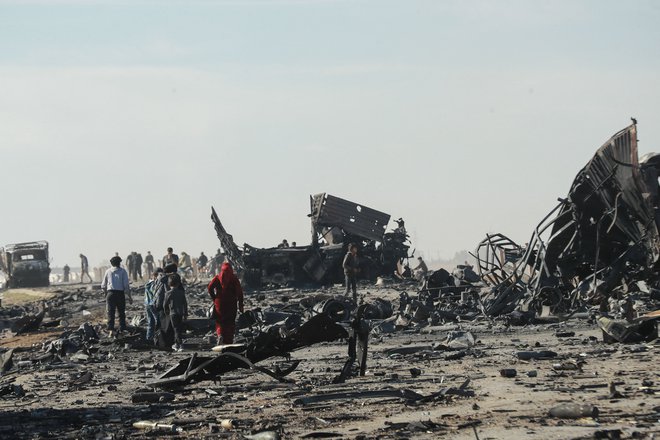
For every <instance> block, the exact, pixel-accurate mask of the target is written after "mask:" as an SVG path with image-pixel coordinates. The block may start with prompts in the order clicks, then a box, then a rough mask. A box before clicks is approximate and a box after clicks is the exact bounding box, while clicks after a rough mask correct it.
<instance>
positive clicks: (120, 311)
mask: <svg viewBox="0 0 660 440" xmlns="http://www.w3.org/2000/svg"><path fill="white" fill-rule="evenodd" d="M136 255H139V254H136V253H131V256H132V260H133V262H136V261H138V260H137V259H136V257H135V256H136ZM181 255H182V257H181V258H179V256H178V255H177V254H175V253H174V250H173V249H172V248H168V249H167V254H166V255H165V256H164V257H163V260H162V267H156V268H154V269H153V271H152V272H151V277H150V279H149V281H147V283H146V284H145V287H144V307H145V314H146V317H147V331H146V339H147V341H152V342H153V343H154V344H155V345H157V346H159V347H161V348H169V346H170V344H171V343H172V342H173V345H172V346H171V348H172V349H173V350H176V351H181V350H182V347H183V334H184V322H185V321H186V319H187V318H188V301H187V299H186V291H185V287H184V281H183V279H182V276H181V271H184V273H185V270H186V268H187V267H188V266H187V265H189V264H190V263H191V262H190V260H189V256H188V255H187V254H186V253H185V252H182V253H181ZM218 255H222V254H221V251H220V250H218ZM148 256H151V252H149V253H148ZM222 256H223V260H224V255H222ZM201 257H204V258H201ZM152 259H153V257H152ZM213 260H217V256H216V257H214V258H213ZM418 260H419V264H418V266H417V267H416V268H415V270H416V271H417V272H418V273H420V274H422V273H423V274H424V275H425V273H426V272H427V271H428V268H427V267H426V264H425V263H424V260H423V259H422V258H421V257H419V258H418ZM145 261H147V262H148V261H150V260H147V259H145ZM151 261H153V260H151ZM208 262H209V260H208V259H207V258H206V256H205V255H204V253H202V254H201V256H200V259H198V260H197V263H198V264H200V265H201V266H200V267H205V266H206V264H207V263H208ZM121 263H122V259H121V257H119V256H118V255H115V256H114V257H112V258H111V259H110V264H111V265H112V267H111V268H110V269H108V270H107V271H106V273H105V275H104V277H103V281H102V282H101V288H102V289H103V292H104V293H105V295H106V306H107V314H108V316H107V319H108V332H109V334H110V336H111V337H112V336H116V335H118V334H121V332H123V331H125V330H126V301H128V302H129V303H132V302H133V298H132V296H131V287H130V281H129V273H128V272H127V271H126V269H124V268H123V267H121ZM132 267H134V266H130V265H129V271H130V269H131V268H132ZM216 267H217V266H216ZM342 267H343V270H344V275H345V283H346V290H345V295H346V296H349V295H350V294H351V293H352V297H353V301H355V302H357V279H358V276H359V274H360V271H361V261H360V258H359V256H358V246H357V245H356V244H354V243H350V244H349V245H348V252H347V253H346V255H345V257H344V260H343V262H342ZM214 272H215V273H216V274H215V276H214V277H213V279H211V282H210V283H209V284H208V286H207V292H208V294H209V297H210V298H211V301H212V302H213V307H212V309H213V313H212V318H213V319H214V321H215V333H216V337H217V343H218V345H220V344H232V343H233V342H234V334H235V332H236V316H237V314H238V312H239V311H240V312H241V313H243V289H242V287H241V283H240V281H239V279H238V277H237V276H236V274H235V273H234V271H233V269H232V267H231V264H230V263H229V262H227V261H224V262H223V263H222V264H221V265H220V266H219V270H215V271H214ZM115 314H117V315H118V316H119V327H118V330H117V331H116V332H115Z"/></svg>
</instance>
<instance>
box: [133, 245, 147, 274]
mask: <svg viewBox="0 0 660 440" xmlns="http://www.w3.org/2000/svg"><path fill="white" fill-rule="evenodd" d="M134 254H135V256H134V257H133V258H135V261H134V263H133V264H135V274H136V276H137V278H139V279H142V263H143V262H144V260H143V259H142V254H139V253H137V252H135V253H134ZM147 273H148V274H149V276H151V272H147Z"/></svg>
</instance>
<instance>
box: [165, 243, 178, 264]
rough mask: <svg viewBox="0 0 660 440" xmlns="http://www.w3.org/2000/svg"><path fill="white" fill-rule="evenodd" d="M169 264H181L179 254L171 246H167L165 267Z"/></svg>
mask: <svg viewBox="0 0 660 440" xmlns="http://www.w3.org/2000/svg"><path fill="white" fill-rule="evenodd" d="M168 264H176V265H177V266H178V265H179V256H178V255H177V254H175V253H174V249H172V248H171V247H168V248H167V254H165V256H164V257H163V268H165V267H167V265H168Z"/></svg>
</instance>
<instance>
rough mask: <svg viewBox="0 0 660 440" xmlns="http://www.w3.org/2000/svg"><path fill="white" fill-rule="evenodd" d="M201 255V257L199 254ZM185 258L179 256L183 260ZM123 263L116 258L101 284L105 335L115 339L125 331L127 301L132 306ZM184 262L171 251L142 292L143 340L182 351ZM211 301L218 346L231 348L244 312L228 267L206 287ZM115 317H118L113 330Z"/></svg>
mask: <svg viewBox="0 0 660 440" xmlns="http://www.w3.org/2000/svg"><path fill="white" fill-rule="evenodd" d="M202 255H203V254H202ZM184 256H185V254H184V253H182V257H184ZM121 263H122V259H121V257H119V256H118V255H115V256H114V257H112V258H111V259H110V264H111V265H112V267H111V268H110V269H108V270H107V271H106V273H105V275H104V277H103V281H102V282H101V288H102V290H103V292H104V294H105V296H106V309H107V322H108V333H109V335H110V337H117V336H118V335H120V334H121V333H122V332H124V331H126V301H128V302H129V303H132V302H133V298H132V296H131V287H130V281H129V274H128V272H127V271H126V269H124V268H123V267H121ZM180 263H184V259H183V258H181V259H180V258H179V257H178V256H177V255H176V254H174V252H173V250H172V248H168V253H167V255H166V256H165V258H163V267H158V268H155V269H154V270H153V272H152V274H151V279H150V280H149V281H147V283H146V284H145V288H144V307H145V314H146V317H147V331H146V340H147V341H149V342H153V343H154V344H155V345H156V346H159V347H161V348H169V346H170V344H171V343H172V342H173V345H172V346H171V348H172V349H173V350H175V351H181V350H182V349H183V335H184V322H185V321H186V320H187V318H188V301H187V299H186V292H185V288H184V282H183V280H182V277H181V275H180V273H179V270H180V269H181V268H180V267H179V264H180ZM207 291H208V294H209V296H210V298H211V300H212V301H213V319H214V320H215V332H216V336H217V343H218V344H232V343H233V341H234V333H235V332H236V325H235V322H236V316H237V314H238V311H239V310H240V312H241V313H242V312H243V289H242V287H241V283H240V281H239V279H238V277H237V276H236V274H235V273H234V271H233V269H232V267H231V264H230V263H228V262H224V263H222V265H221V266H220V270H219V272H218V273H217V275H215V276H214V277H213V279H212V280H211V282H210V283H209V284H208V286H207ZM115 315H118V317H119V325H118V328H116V327H115Z"/></svg>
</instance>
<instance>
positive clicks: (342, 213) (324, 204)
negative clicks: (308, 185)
mask: <svg viewBox="0 0 660 440" xmlns="http://www.w3.org/2000/svg"><path fill="white" fill-rule="evenodd" d="M311 208H312V214H311V216H312V222H314V223H315V224H316V225H317V226H338V227H340V228H342V229H343V230H344V231H345V232H347V233H349V234H353V235H357V236H359V237H363V238H366V239H369V240H381V239H382V238H383V235H384V234H385V229H386V228H387V224H388V223H389V221H390V215H389V214H385V213H384V212H380V211H376V210H375V209H372V208H369V207H367V206H364V205H361V204H359V203H354V202H351V201H348V200H344V199H341V198H339V197H335V196H332V195H330V194H325V193H323V194H317V195H315V196H313V197H312V200H311Z"/></svg>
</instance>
